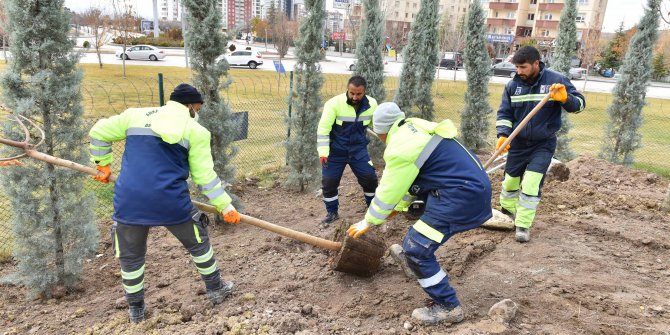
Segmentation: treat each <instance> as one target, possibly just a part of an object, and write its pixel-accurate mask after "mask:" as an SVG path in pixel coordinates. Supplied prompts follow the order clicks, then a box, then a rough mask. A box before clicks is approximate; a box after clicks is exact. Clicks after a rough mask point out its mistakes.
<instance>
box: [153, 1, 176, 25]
mask: <svg viewBox="0 0 670 335" xmlns="http://www.w3.org/2000/svg"><path fill="white" fill-rule="evenodd" d="M158 9H159V17H160V19H161V20H162V21H181V4H180V3H179V0H160V2H159V7H158Z"/></svg>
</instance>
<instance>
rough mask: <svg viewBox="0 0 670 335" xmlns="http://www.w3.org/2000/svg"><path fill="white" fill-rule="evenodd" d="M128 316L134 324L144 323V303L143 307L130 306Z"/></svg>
mask: <svg viewBox="0 0 670 335" xmlns="http://www.w3.org/2000/svg"><path fill="white" fill-rule="evenodd" d="M128 316H129V318H130V322H132V323H140V322H142V321H144V303H142V304H141V305H129V306H128Z"/></svg>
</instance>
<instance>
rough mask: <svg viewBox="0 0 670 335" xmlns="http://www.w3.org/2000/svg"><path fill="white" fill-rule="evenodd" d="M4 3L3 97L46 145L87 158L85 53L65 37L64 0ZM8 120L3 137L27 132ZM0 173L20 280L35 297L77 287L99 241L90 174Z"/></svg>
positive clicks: (29, 167)
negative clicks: (7, 39) (81, 64)
mask: <svg viewBox="0 0 670 335" xmlns="http://www.w3.org/2000/svg"><path fill="white" fill-rule="evenodd" d="M6 9H7V18H8V24H7V26H6V29H7V32H8V33H9V34H10V36H11V41H12V43H11V45H10V51H11V53H12V55H13V56H12V57H11V59H10V62H9V67H8V69H7V70H6V71H4V74H3V76H2V91H3V95H4V100H3V103H4V104H6V106H7V107H9V109H11V110H12V111H13V112H14V113H16V114H18V115H22V116H25V117H27V118H30V119H33V120H36V121H37V123H39V124H40V125H41V126H42V127H43V129H44V134H45V138H44V144H43V145H42V146H41V147H39V149H40V150H41V151H43V152H45V153H47V154H49V155H53V156H58V157H62V158H64V159H68V160H71V161H74V162H77V163H81V164H86V163H87V162H88V157H89V154H88V150H87V147H88V145H87V144H88V143H87V142H88V136H87V133H88V129H87V127H86V125H85V124H84V122H83V121H84V119H83V112H84V111H83V108H82V106H81V98H82V97H81V94H80V91H79V86H80V83H81V80H82V73H81V70H78V69H77V62H78V61H79V57H80V55H79V54H78V53H76V52H74V51H73V47H74V42H73V41H72V40H71V39H70V38H69V37H68V31H69V21H70V20H69V15H68V14H67V13H66V12H65V11H64V10H63V0H51V1H46V0H45V1H23V0H7V1H6ZM37 23H39V24H37ZM3 126H4V132H5V135H4V136H3V137H7V138H14V139H22V138H24V134H23V131H22V130H21V129H20V128H18V127H17V125H16V123H12V122H5V123H4V124H3ZM4 153H5V154H7V152H6V151H5V152H4ZM0 178H1V181H2V185H3V191H4V192H5V194H6V195H7V197H8V198H9V199H10V202H11V206H10V208H12V209H13V211H14V216H13V219H12V220H13V222H12V227H13V232H14V238H15V243H14V245H15V249H14V256H15V257H16V260H17V261H18V267H17V270H18V272H17V276H16V278H17V279H18V282H19V283H21V284H23V285H25V286H26V287H27V288H28V293H29V295H30V296H34V295H41V296H43V297H50V296H51V295H52V294H53V292H54V290H55V289H58V288H65V289H66V290H73V289H75V288H76V287H77V284H78V283H79V282H80V278H81V275H82V271H83V268H84V262H85V260H86V258H88V257H91V256H92V253H93V252H95V250H96V248H97V243H98V228H97V226H96V223H95V217H94V215H93V211H92V209H93V208H94V206H95V203H94V198H95V197H94V196H93V194H91V192H87V191H85V190H84V187H83V186H84V181H85V179H86V178H87V177H86V176H84V175H83V174H81V173H79V172H76V171H74V170H70V169H63V168H56V167H54V166H53V165H48V164H45V163H40V162H37V161H28V160H24V166H23V167H20V168H12V169H5V170H3V171H2V174H0Z"/></svg>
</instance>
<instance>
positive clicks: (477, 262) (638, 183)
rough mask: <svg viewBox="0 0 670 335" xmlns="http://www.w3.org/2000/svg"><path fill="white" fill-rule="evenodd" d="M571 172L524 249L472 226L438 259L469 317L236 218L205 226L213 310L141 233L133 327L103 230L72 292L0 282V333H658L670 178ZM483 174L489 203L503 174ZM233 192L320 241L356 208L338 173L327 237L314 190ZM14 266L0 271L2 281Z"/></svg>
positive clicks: (388, 262)
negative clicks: (508, 305) (445, 311)
mask: <svg viewBox="0 0 670 335" xmlns="http://www.w3.org/2000/svg"><path fill="white" fill-rule="evenodd" d="M568 167H569V168H570V178H569V179H568V180H567V181H564V182H560V181H556V180H550V181H548V182H547V183H546V185H545V187H544V190H543V191H544V194H543V198H542V199H543V200H542V204H541V205H540V208H539V211H538V215H537V218H536V223H535V226H534V227H533V229H532V231H531V237H532V239H531V242H530V243H527V244H519V243H517V242H515V241H514V233H513V232H510V231H507V232H504V231H489V230H485V229H476V230H472V231H468V232H465V233H462V234H459V235H456V236H455V237H453V238H452V239H451V240H449V241H448V242H447V243H446V244H445V245H444V246H443V247H441V248H440V249H439V250H438V252H437V257H438V260H439V261H440V263H441V264H442V266H443V267H444V269H445V270H446V271H447V273H448V274H449V276H450V280H451V283H452V284H453V286H454V287H455V288H456V290H457V291H458V294H459V297H460V300H461V302H462V304H463V307H464V310H465V312H466V318H465V320H464V321H463V322H462V323H460V324H457V325H437V326H424V325H420V324H417V323H416V322H414V321H413V320H412V319H411V318H410V315H411V313H412V310H413V309H414V308H416V307H420V306H422V305H424V304H425V301H426V297H427V296H426V295H425V294H424V293H423V291H422V290H421V288H420V287H419V285H418V284H417V283H416V281H413V280H409V279H406V278H405V276H404V274H403V272H402V270H401V269H400V268H399V267H398V266H397V265H396V264H395V263H394V261H393V260H392V258H391V257H388V256H385V257H384V260H383V263H382V266H381V270H380V271H379V273H378V274H376V275H375V276H373V277H371V278H358V277H355V276H352V275H348V274H343V273H338V272H334V271H332V270H330V267H329V265H328V260H329V257H330V256H331V254H329V252H327V251H324V250H319V249H317V248H315V247H312V246H309V245H305V244H302V243H300V242H296V241H292V240H289V239H287V238H282V237H279V236H277V235H274V234H272V233H270V232H266V231H263V230H260V229H258V228H256V227H253V226H247V225H244V224H242V225H239V226H230V225H225V224H222V225H217V224H212V225H211V226H210V236H211V239H212V241H213V245H214V248H215V254H216V257H217V260H218V262H219V264H220V265H221V267H222V273H223V276H224V278H226V279H228V280H232V281H233V282H235V285H236V287H235V293H234V294H233V295H232V297H231V298H229V299H228V300H226V301H225V302H224V303H223V304H222V305H218V306H212V305H210V304H209V303H208V302H207V299H206V296H205V294H204V293H205V291H204V285H203V283H202V282H201V280H200V278H199V275H198V273H197V271H196V269H195V266H194V265H193V264H192V263H191V259H190V257H189V255H188V253H187V252H186V251H185V249H183V248H182V246H181V245H180V244H179V242H178V241H177V240H176V239H175V238H174V237H172V236H171V235H170V234H169V232H167V230H165V229H164V228H156V229H153V230H152V231H151V233H150V240H149V251H148V255H147V261H146V275H145V287H146V303H147V308H148V319H147V321H144V322H142V323H140V324H138V325H132V324H129V323H128V321H127V311H126V307H125V306H124V305H123V303H122V300H123V299H119V298H121V297H122V296H123V294H122V288H121V285H120V275H119V265H118V262H117V260H116V259H114V257H113V255H112V252H111V245H110V238H109V236H108V235H109V234H108V233H107V232H108V231H109V230H108V228H109V224H110V222H103V223H101V227H100V229H101V231H102V234H101V236H102V237H101V242H100V248H99V250H98V256H97V257H94V258H92V259H90V260H89V261H88V262H87V263H86V272H85V273H86V277H85V278H84V282H83V285H82V286H81V289H80V290H79V291H78V292H71V293H68V294H65V295H64V296H62V297H60V298H57V299H49V300H33V301H27V300H26V299H25V289H24V288H22V287H13V286H0V334H70V333H72V334H81V333H85V334H446V333H449V334H670V239H669V238H668V230H669V228H670V218H669V215H668V214H667V213H664V212H662V211H660V209H659V206H660V203H661V202H662V199H663V197H664V195H665V190H666V189H667V183H668V181H667V180H664V179H662V178H659V177H658V176H656V175H653V174H648V173H645V172H641V171H636V170H631V169H628V168H625V167H622V166H617V165H612V164H609V163H607V162H604V161H601V160H597V159H593V158H589V157H579V158H578V159H576V160H574V161H572V162H570V163H568ZM491 180H492V184H493V186H494V202H495V203H496V206H497V195H498V194H499V183H500V180H501V172H497V173H496V174H494V175H492V176H491ZM236 191H237V193H238V194H240V195H241V197H242V199H243V200H244V202H245V203H246V211H245V212H246V213H247V214H249V215H251V216H254V217H258V218H260V219H263V220H266V221H270V222H273V223H277V224H281V225H284V226H287V227H290V228H293V229H296V230H299V231H303V232H307V233H310V234H313V235H317V236H320V237H324V238H330V239H332V238H333V237H334V236H335V235H336V233H337V230H338V229H341V228H342V227H346V226H348V225H349V224H351V223H354V222H356V221H357V220H360V219H361V218H362V217H363V215H364V212H365V205H364V202H363V200H362V191H361V190H360V187H359V186H358V185H357V183H356V182H355V178H354V177H353V175H352V174H351V172H349V171H348V170H347V173H346V174H345V176H344V178H343V182H342V187H341V189H340V199H341V209H340V215H341V219H340V221H339V223H338V224H334V225H332V226H329V227H321V226H320V225H319V224H318V221H319V220H320V219H321V217H322V216H323V214H324V208H323V204H322V202H321V198H320V196H318V195H317V194H315V193H313V192H310V193H303V194H295V193H290V192H287V191H286V190H285V189H283V188H282V187H281V186H280V184H279V182H278V181H276V182H272V181H270V182H268V180H267V179H264V180H257V179H247V180H245V181H242V182H241V183H240V185H238V186H237V190H236ZM412 223H413V221H412V220H410V219H409V218H407V217H403V216H399V217H397V218H394V219H392V220H391V221H390V222H388V223H387V224H386V225H384V226H382V227H378V228H377V232H378V233H380V234H381V235H382V236H384V237H385V239H386V241H387V243H388V244H389V245H390V244H392V243H400V242H401V241H402V238H403V236H404V234H405V232H406V231H407V229H408V227H409V226H410V225H411V224H412ZM15 269H16V264H13V263H11V262H10V263H5V264H0V276H4V275H8V274H10V273H12V272H13V271H15ZM505 298H509V299H512V300H513V301H515V302H516V303H517V304H518V306H519V310H518V313H517V315H516V317H515V318H514V319H513V320H512V321H511V323H510V324H509V325H501V324H497V323H494V322H492V321H490V320H489V319H488V316H487V312H488V310H489V308H490V307H491V306H492V305H493V304H495V303H496V302H498V301H500V300H502V299H505ZM407 328H409V329H407Z"/></svg>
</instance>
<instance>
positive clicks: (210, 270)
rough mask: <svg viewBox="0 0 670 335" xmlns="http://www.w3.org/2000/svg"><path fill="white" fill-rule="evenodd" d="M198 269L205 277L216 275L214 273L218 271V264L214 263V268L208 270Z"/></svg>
mask: <svg viewBox="0 0 670 335" xmlns="http://www.w3.org/2000/svg"><path fill="white" fill-rule="evenodd" d="M196 267H197V268H198V272H200V274H201V275H204V276H206V275H209V274H212V273H214V271H216V269H218V265H217V264H216V262H214V264H212V266H210V267H208V268H205V269H202V268H199V267H198V266H196Z"/></svg>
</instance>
